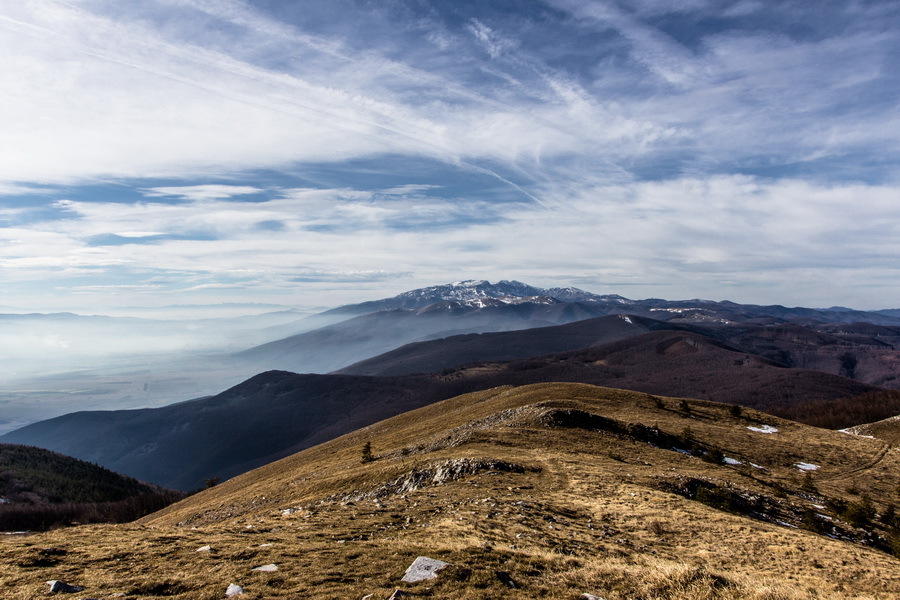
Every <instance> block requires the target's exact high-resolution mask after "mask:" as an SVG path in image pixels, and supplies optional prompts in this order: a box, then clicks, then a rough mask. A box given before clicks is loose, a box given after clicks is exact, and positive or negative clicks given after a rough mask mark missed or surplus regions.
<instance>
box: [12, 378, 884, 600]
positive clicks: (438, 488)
mask: <svg viewBox="0 0 900 600" xmlns="http://www.w3.org/2000/svg"><path fill="white" fill-rule="evenodd" d="M366 442H371V444H372V447H373V452H374V460H373V461H372V462H368V463H365V462H362V461H361V456H362V454H361V450H362V448H363V446H364V444H365V443H366ZM898 485H900V455H898V452H897V450H896V449H891V448H890V447H889V446H887V445H886V444H884V443H882V442H880V441H877V440H872V439H868V438H862V437H858V436H850V435H846V434H844V433H840V432H835V431H827V430H822V429H817V428H814V427H809V426H805V425H801V424H798V423H794V422H790V421H786V420H783V419H779V418H777V417H773V416H770V415H766V414H764V413H760V412H757V411H755V410H750V409H744V410H741V411H738V410H736V409H733V408H731V407H730V406H727V405H722V404H718V403H714V402H706V401H694V400H679V399H675V398H665V397H659V396H651V395H648V394H644V393H638V392H627V391H622V390H614V389H608V388H598V387H593V386H588V385H580V384H538V385H530V386H525V387H508V386H505V387H500V388H493V389H490V390H485V391H482V392H476V393H472V394H468V395H464V396H460V397H456V398H453V399H449V400H446V401H443V402H440V403H437V404H433V405H431V406H427V407H424V408H421V409H418V410H415V411H412V412H409V413H405V414H402V415H399V416H397V417H393V418H391V419H388V420H386V421H382V422H380V423H377V424H375V425H372V426H369V427H365V428H363V429H360V430H358V431H355V432H353V433H351V434H348V435H345V436H342V437H340V438H337V439H335V440H332V441H330V442H327V443H325V444H321V445H319V446H316V447H313V448H310V449H308V450H305V451H303V452H300V453H298V454H295V455H293V456H290V457H288V458H285V459H283V460H280V461H278V462H275V463H272V464H269V465H267V466H265V467H262V468H259V469H256V470H254V471H252V472H249V473H246V474H244V475H242V476H240V477H236V478H234V479H232V480H230V481H227V482H225V483H222V484H220V485H218V486H216V487H214V488H211V489H209V490H206V491H203V492H201V493H198V494H196V495H194V496H191V497H189V498H187V499H185V500H184V501H182V502H180V503H177V504H175V505H172V506H170V507H168V508H166V509H164V510H162V511H160V512H158V513H156V514H154V515H150V516H148V517H146V518H144V519H142V520H141V521H140V522H138V523H136V524H133V525H122V526H94V527H80V528H75V529H70V530H65V531H57V532H52V533H50V534H43V535H39V536H35V537H32V538H23V539H6V540H2V541H0V544H2V545H3V552H4V556H5V557H7V558H6V560H7V564H8V565H9V568H7V569H6V570H5V571H4V573H3V574H2V575H0V586H2V588H3V589H4V590H8V592H7V594H6V595H7V597H9V598H11V599H13V600H23V599H25V598H35V597H39V596H42V595H43V593H44V590H45V589H46V586H45V585H44V584H43V582H44V581H45V580H49V579H65V580H67V581H68V582H69V583H72V584H77V585H83V586H86V590H85V592H84V593H85V594H90V595H93V596H96V597H104V596H109V595H111V594H116V593H121V594H126V595H128V596H140V597H142V598H181V599H188V598H190V599H197V598H208V599H210V600H211V599H213V598H220V597H222V595H223V593H224V591H225V587H226V586H227V585H228V584H229V583H236V584H238V585H240V586H242V587H243V588H244V589H245V591H246V594H245V596H244V597H247V598H296V597H303V598H361V597H363V596H364V595H366V594H373V596H372V598H373V599H385V598H387V597H388V596H390V595H391V593H392V592H393V591H394V589H395V588H401V589H402V590H404V591H405V592H407V593H408V594H410V595H411V597H430V598H462V599H487V598H498V597H503V598H572V599H575V598H578V597H579V595H580V594H582V593H591V594H596V595H597V596H600V597H603V598H606V599H607V600H626V599H627V600H633V599H634V598H653V599H656V600H675V599H676V598H677V599H678V600H700V599H703V600H726V599H728V600H745V599H746V600H751V599H752V600H774V599H778V600H806V599H809V600H812V599H822V600H824V599H825V598H834V597H841V598H846V599H858V600H863V599H884V600H887V599H888V598H893V597H896V595H897V594H898V593H900V580H898V578H897V572H898V568H900V562H898V559H897V558H896V557H893V556H892V555H891V554H892V553H894V552H896V551H897V541H896V533H897V532H896V520H895V519H896V518H895V517H892V516H891V509H890V503H891V502H893V501H895V500H896V495H895V493H896V489H897V486H898ZM860 490H866V493H867V496H865V497H864V496H863V495H862V493H861V491H860ZM206 546H208V547H209V548H206ZM48 548H49V549H51V550H52V561H50V562H51V563H52V564H36V562H35V561H36V560H37V559H39V558H40V557H41V556H43V555H42V554H41V553H45V554H46V553H47V552H48V550H47V549H48ZM198 548H202V549H204V550H207V551H205V552H198V551H197V550H198ZM422 555H424V556H428V557H431V558H435V559H439V560H442V561H446V562H447V563H449V564H450V566H449V567H447V568H446V569H445V570H443V571H441V572H439V573H438V576H437V578H435V579H431V580H428V581H425V582H420V583H412V584H405V583H401V582H400V578H401V576H402V575H403V572H404V570H405V569H406V568H407V566H408V565H409V564H410V563H411V562H412V561H413V559H415V558H416V557H417V556H422ZM121 556H128V560H127V561H125V562H113V561H115V558H116V557H121ZM267 564H271V565H274V569H277V570H274V571H273V570H272V568H270V571H269V572H253V571H251V569H253V568H255V567H258V566H261V565H267ZM111 565H115V566H114V568H111Z"/></svg>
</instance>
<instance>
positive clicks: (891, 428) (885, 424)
mask: <svg viewBox="0 0 900 600" xmlns="http://www.w3.org/2000/svg"><path fill="white" fill-rule="evenodd" d="M847 431H848V432H849V433H852V434H855V435H864V436H872V437H874V438H878V439H879V440H883V441H885V442H887V443H889V444H891V445H893V446H900V415H896V416H893V417H888V418H887V419H882V420H881V421H876V422H874V423H865V424H863V425H856V426H855V427H850V428H849V429H848V430H847Z"/></svg>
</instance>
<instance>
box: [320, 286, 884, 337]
mask: <svg viewBox="0 0 900 600" xmlns="http://www.w3.org/2000/svg"><path fill="white" fill-rule="evenodd" d="M551 300H555V301H557V302H563V303H568V302H577V303H593V304H599V305H602V306H604V307H605V309H606V310H605V312H603V313H602V314H615V313H629V314H638V315H643V316H647V317H653V318H655V319H658V320H663V321H668V320H678V321H684V322H707V323H725V322H752V321H755V320H762V321H764V322H768V323H774V322H778V321H782V322H784V321H794V322H806V321H811V322H816V323H853V322H868V323H873V324H882V325H898V326H900V309H896V310H894V309H887V310H882V311H861V310H854V309H851V308H846V307H841V306H835V307H831V308H804V307H793V308H792V307H787V306H781V305H779V304H772V305H756V304H739V303H736V302H731V301H727V300H724V301H714V300H703V299H693V300H664V299H661V298H647V299H644V300H632V299H629V298H625V297H624V296H620V295H618V294H594V293H591V292H587V291H585V290H581V289H579V288H575V287H561V288H560V287H557V288H539V287H536V286H532V285H529V284H526V283H522V282H521V281H507V280H501V281H499V282H497V283H491V282H489V281H485V280H466V281H457V282H454V283H448V284H443V285H434V286H430V287H424V288H419V289H415V290H410V291H408V292H404V293H402V294H398V295H397V296H393V297H391V298H384V299H381V300H372V301H369V302H362V303H359V304H347V305H344V306H340V307H338V308H335V309H332V310H330V311H326V312H325V313H322V314H325V315H328V314H342V315H361V314H368V313H371V312H376V311H382V310H396V309H419V308H424V307H426V306H429V305H432V304H436V303H441V302H448V303H453V304H455V305H456V306H458V307H468V308H484V307H486V306H494V305H497V304H499V303H505V304H513V303H518V302H535V301H537V302H540V301H544V302H547V301H551ZM596 312H597V314H598V315H599V314H600V311H599V310H598V311H596Z"/></svg>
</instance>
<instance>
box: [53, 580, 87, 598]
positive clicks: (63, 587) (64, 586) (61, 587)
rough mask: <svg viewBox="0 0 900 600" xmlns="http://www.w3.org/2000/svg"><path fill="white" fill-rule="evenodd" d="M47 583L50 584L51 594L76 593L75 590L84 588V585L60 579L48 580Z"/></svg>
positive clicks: (78, 590)
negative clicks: (71, 583)
mask: <svg viewBox="0 0 900 600" xmlns="http://www.w3.org/2000/svg"><path fill="white" fill-rule="evenodd" d="M47 585H49V586H50V593H51V594H74V593H75V592H80V591H81V590H83V589H84V586H80V585H69V584H68V583H66V582H65V581H60V580H59V579H51V580H50V581H48V582H47Z"/></svg>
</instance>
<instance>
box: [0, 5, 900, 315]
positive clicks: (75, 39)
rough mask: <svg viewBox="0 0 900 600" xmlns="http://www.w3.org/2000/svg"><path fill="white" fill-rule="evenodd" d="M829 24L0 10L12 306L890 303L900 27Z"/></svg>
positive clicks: (447, 9)
mask: <svg viewBox="0 0 900 600" xmlns="http://www.w3.org/2000/svg"><path fill="white" fill-rule="evenodd" d="M827 4H828V6H827V10H826V9H825V8H823V7H820V6H810V5H808V4H806V3H778V4H774V5H773V4H770V3H766V4H761V3H754V2H749V1H746V0H743V1H740V2H731V3H725V4H723V3H721V2H715V3H713V2H706V1H703V0H696V1H694V2H680V3H673V2H664V1H660V0H642V1H640V2H629V3H624V2H623V3H616V2H585V1H578V2H575V1H572V0H547V1H546V2H544V3H539V2H531V1H527V2H526V1H522V2H512V3H509V2H503V3H499V2H497V3H484V2H478V3H476V2H472V3H469V2H459V3H456V2H454V3H444V2H434V3H427V2H425V3H421V2H415V3H413V2H399V3H383V4H381V3H377V4H375V5H373V4H371V3H360V4H357V3H354V2H350V1H349V0H348V1H343V0H342V1H336V2H327V3H325V2H323V3H304V9H303V10H300V8H299V7H298V6H295V5H294V4H293V3H281V2H255V3H253V4H252V5H251V4H249V3H243V2H237V1H216V2H213V1H211V0H180V1H176V0H156V1H153V2H147V3H140V4H133V3H120V2H113V1H107V0H86V1H84V2H78V3H71V2H62V1H59V2H57V1H51V0H35V1H34V2H29V3H18V2H3V3H0V30H2V32H3V35H0V51H2V52H3V55H4V58H5V62H4V69H2V70H0V90H2V92H0V98H2V101H3V110H2V111H0V194H2V195H0V269H2V270H0V283H2V285H3V286H4V288H5V289H6V290H8V294H9V298H8V299H5V303H7V304H15V305H20V306H23V305H28V306H31V305H34V306H37V305H41V306H49V305H51V304H54V305H57V306H63V305H67V306H68V305H71V306H76V305H78V306H84V305H90V304H92V303H95V304H98V305H101V304H111V303H116V302H126V303H130V304H133V303H135V301H146V302H150V303H170V302H171V299H172V296H173V295H182V296H184V298H187V299H195V300H196V301H208V300H210V299H225V300H247V299H260V300H274V301H278V302H287V303H299V304H323V303H336V302H341V301H350V300H355V299H361V298H365V297H368V296H370V295H377V294H380V293H389V292H395V291H400V290H402V289H405V288H407V287H410V286H412V285H416V284H419V283H434V282H438V281H444V280H447V279H457V278H459V276H460V275H461V274H462V275H464V276H472V277H476V276H477V277H491V278H498V277H504V278H511V277H519V278H523V279H526V280H529V281H533V282H535V283H538V284H541V283H548V284H550V283H568V282H580V283H581V284H582V285H584V286H586V287H592V288H594V289H598V290H603V291H620V292H623V293H625V294H626V295H629V294H630V295H633V296H646V295H665V296H668V297H676V296H699V295H703V296H712V297H719V298H721V297H733V298H735V299H743V300H752V301H766V302H769V301H771V302H775V301H780V302H785V303H805V304H821V303H828V304H835V303H842V304H854V305H857V306H865V307H872V306H890V305H900V289H898V287H900V286H898V285H896V284H894V283H893V282H894V281H897V278H896V270H895V267H894V266H893V265H894V264H895V263H896V258H897V256H898V253H897V250H898V248H897V242H895V240H896V239H897V236H896V233H897V231H896V229H897V224H898V223H900V221H898V217H900V215H898V214H897V212H898V209H897V208H895V206H894V205H895V204H896V202H895V201H894V199H895V198H897V197H900V194H898V192H900V183H898V181H897V175H896V174H897V173H898V172H900V171H898V169H897V166H898V165H897V158H896V157H897V156H900V152H898V151H900V147H898V146H900V142H898V139H897V136H896V135H895V134H894V133H893V132H895V131H897V130H900V111H898V90H900V76H898V75H897V73H896V70H895V69H893V68H892V65H893V64H895V62H896V59H897V57H898V54H900V35H898V34H897V29H896V28H892V27H889V26H887V24H889V23H891V22H894V23H896V22H898V20H900V12H898V9H897V8H896V7H893V6H891V4H890V3H865V2H863V3H844V2H834V3H827ZM836 283H839V284H841V285H840V286H836V285H835V284H836ZM626 286H627V287H626ZM632 290H633V291H632ZM50 296H53V297H54V299H53V300H50V298H49V297H50Z"/></svg>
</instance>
